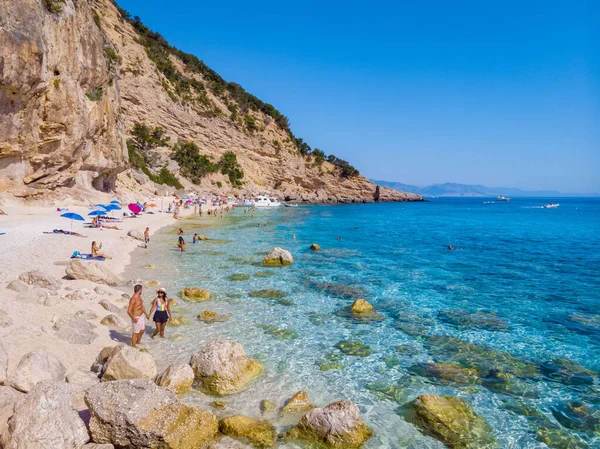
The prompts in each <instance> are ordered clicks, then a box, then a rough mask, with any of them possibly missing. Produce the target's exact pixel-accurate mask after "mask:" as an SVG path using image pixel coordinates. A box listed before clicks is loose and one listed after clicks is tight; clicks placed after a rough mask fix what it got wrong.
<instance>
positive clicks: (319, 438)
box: [285, 401, 373, 448]
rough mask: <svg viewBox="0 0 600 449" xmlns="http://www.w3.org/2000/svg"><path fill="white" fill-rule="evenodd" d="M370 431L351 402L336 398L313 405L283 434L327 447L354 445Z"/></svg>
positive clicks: (360, 443) (362, 439) (371, 433)
mask: <svg viewBox="0 0 600 449" xmlns="http://www.w3.org/2000/svg"><path fill="white" fill-rule="evenodd" d="M372 435H373V432H372V431H371V429H369V428H368V427H367V426H366V424H365V422H364V421H363V420H362V418H361V416H360V411H359V410H358V407H357V406H356V405H355V404H353V403H352V402H348V401H337V402H333V403H331V404H329V405H328V406H327V407H325V408H315V409H313V410H311V411H309V412H308V413H307V414H306V415H304V416H303V417H302V419H301V420H300V422H299V423H298V425H297V426H296V427H294V428H293V429H291V430H290V431H288V432H287V433H286V434H285V436H286V437H287V438H291V439H299V440H307V441H309V442H313V443H317V444H319V445H322V446H325V447H330V448H357V447H360V446H361V445H362V444H363V443H364V442H365V441H367V440H368V439H369V438H371V436H372Z"/></svg>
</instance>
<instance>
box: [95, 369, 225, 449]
mask: <svg viewBox="0 0 600 449" xmlns="http://www.w3.org/2000/svg"><path fill="white" fill-rule="evenodd" d="M85 402H86V404H87V406H88V407H89V409H90V413H91V420H90V432H91V434H92V439H93V441H94V442H96V443H111V444H114V445H115V446H116V447H123V448H132V449H133V448H135V449H138V448H139V449H154V448H162V449H188V448H200V447H203V446H205V445H206V444H208V443H210V442H211V441H212V440H214V439H215V437H216V435H217V432H218V422H217V419H216V418H215V416H214V415H213V414H211V413H209V412H207V411H205V410H202V409H201V408H199V407H190V406H187V405H183V404H180V403H179V402H178V401H177V398H176V397H175V394H174V393H173V392H171V391H169V390H166V389H164V388H161V387H159V386H157V385H155V384H154V383H153V382H152V381H150V380H142V379H135V380H121V381H116V382H104V383H101V384H99V385H96V386H94V387H92V388H90V389H89V390H88V391H87V392H86V395H85Z"/></svg>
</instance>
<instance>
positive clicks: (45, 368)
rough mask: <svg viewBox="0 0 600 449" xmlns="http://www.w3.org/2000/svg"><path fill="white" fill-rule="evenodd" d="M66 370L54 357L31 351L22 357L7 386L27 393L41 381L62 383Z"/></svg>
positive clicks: (45, 353)
mask: <svg viewBox="0 0 600 449" xmlns="http://www.w3.org/2000/svg"><path fill="white" fill-rule="evenodd" d="M66 374H67V369H66V368H65V366H64V365H63V364H62V363H61V361H60V360H58V359H57V358H56V357H55V356H53V355H52V354H50V353H49V352H46V351H40V350H36V351H31V352H30V353H29V354H26V355H24V356H23V358H22V359H21V361H20V362H19V365H17V369H15V372H14V373H12V375H11V376H10V378H9V381H8V382H9V384H10V385H11V386H12V387H13V388H16V389H17V390H19V391H22V392H24V393H27V392H28V391H29V390H31V389H32V388H33V387H34V385H35V384H37V383H38V382H42V381H51V382H63V381H64V380H65V375H66Z"/></svg>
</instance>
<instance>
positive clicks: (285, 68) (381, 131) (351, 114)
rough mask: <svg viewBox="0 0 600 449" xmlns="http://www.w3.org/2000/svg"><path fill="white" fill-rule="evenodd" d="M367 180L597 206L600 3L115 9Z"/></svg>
mask: <svg viewBox="0 0 600 449" xmlns="http://www.w3.org/2000/svg"><path fill="white" fill-rule="evenodd" d="M118 3H119V4H120V6H121V7H123V8H124V9H126V10H128V11H129V12H130V13H131V14H132V15H139V16H140V17H141V18H142V21H143V22H144V23H145V24H146V25H148V26H149V27H150V28H152V29H153V30H155V31H158V32H160V33H161V34H162V35H163V36H164V37H165V38H166V39H167V40H168V41H169V42H170V43H171V44H172V45H174V46H176V47H178V48H180V49H182V50H184V51H186V52H189V53H193V54H195V55H197V56H198V57H199V58H200V59H202V60H204V62H206V63H207V64H208V65H209V66H210V67H211V68H213V69H214V70H216V71H217V72H218V73H219V74H220V75H221V76H222V77H223V78H225V79H226V80H228V81H235V82H237V83H239V84H241V85H242V86H243V87H244V88H245V89H246V90H247V91H249V92H251V93H253V94H255V95H256V96H257V97H259V98H261V99H262V100H264V101H266V102H269V103H272V104H273V105H274V106H275V107H276V108H277V109H279V110H280V111H281V112H282V113H283V114H285V115H287V116H288V117H289V119H290V122H291V125H292V126H291V127H292V130H293V131H294V133H295V134H296V135H297V136H298V137H302V138H303V139H304V140H305V141H307V142H308V143H309V144H310V145H311V146H312V147H318V148H320V149H322V150H323V151H325V153H327V154H330V153H331V154H335V155H336V156H338V157H341V158H343V159H347V160H348V161H349V162H351V163H352V164H353V165H354V166H356V167H357V168H358V169H359V170H360V171H361V173H362V174H363V175H365V176H368V177H371V178H376V179H384V180H388V181H398V182H404V183H407V184H417V185H425V184H431V183H438V182H459V183H466V184H485V185H488V186H506V187H520V188H524V189H544V190H546V189H556V190H561V191H564V192H584V193H590V192H600V26H599V23H600V1H599V0H568V1H553V0H545V1H532V0H525V1H523V0H519V1H516V0H505V1H501V2H486V1H481V0H477V1H460V0H458V1H446V0H438V1H429V0H396V1H366V2H365V1H362V2H355V1H351V0H346V1H288V2H286V1H281V0H278V1H273V0H259V1H252V2H250V1H237V0H230V1H227V2H225V1H220V2H219V1H213V2H204V1H198V0H193V1H192V0H177V1H171V2H167V1H162V0H161V1H148V0H118Z"/></svg>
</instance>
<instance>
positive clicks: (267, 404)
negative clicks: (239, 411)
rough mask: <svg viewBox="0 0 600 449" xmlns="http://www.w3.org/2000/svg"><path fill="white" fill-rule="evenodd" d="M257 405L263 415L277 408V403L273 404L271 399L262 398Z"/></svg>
mask: <svg viewBox="0 0 600 449" xmlns="http://www.w3.org/2000/svg"><path fill="white" fill-rule="evenodd" d="M258 407H259V408H260V412H261V413H262V414H263V415H264V414H265V413H271V412H274V411H275V409H276V408H277V404H275V403H274V402H273V401H269V400H268V399H263V400H262V401H260V404H259V406H258Z"/></svg>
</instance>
